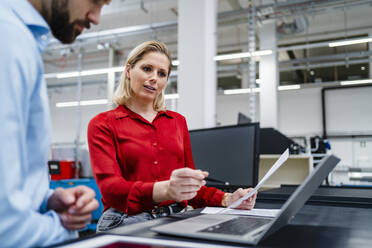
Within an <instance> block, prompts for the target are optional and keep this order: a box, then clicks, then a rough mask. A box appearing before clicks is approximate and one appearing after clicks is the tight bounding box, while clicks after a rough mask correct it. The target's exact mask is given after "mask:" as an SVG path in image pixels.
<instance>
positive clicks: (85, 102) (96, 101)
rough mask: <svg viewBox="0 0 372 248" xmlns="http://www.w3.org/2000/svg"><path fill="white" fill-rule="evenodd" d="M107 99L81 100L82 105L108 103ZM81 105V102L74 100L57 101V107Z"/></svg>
mask: <svg viewBox="0 0 372 248" xmlns="http://www.w3.org/2000/svg"><path fill="white" fill-rule="evenodd" d="M107 103H108V100H107V99H97V100H86V101H80V105H81V106H89V105H102V104H107ZM78 105H79V102H77V101H72V102H57V103H56V107H57V108H64V107H77V106H78Z"/></svg>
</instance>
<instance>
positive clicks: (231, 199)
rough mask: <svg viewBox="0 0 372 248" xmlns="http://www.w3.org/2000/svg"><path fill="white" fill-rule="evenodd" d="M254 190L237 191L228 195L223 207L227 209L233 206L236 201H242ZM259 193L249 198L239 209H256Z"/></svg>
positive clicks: (225, 197)
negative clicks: (242, 198) (241, 199)
mask: <svg viewBox="0 0 372 248" xmlns="http://www.w3.org/2000/svg"><path fill="white" fill-rule="evenodd" d="M251 190H252V188H249V189H242V188H239V189H237V190H236V191H235V192H234V193H226V194H225V196H224V199H223V200H222V203H221V205H222V206H223V207H227V206H229V205H231V204H232V203H233V202H234V201H236V200H238V199H240V198H241V197H243V196H244V195H246V194H248V193H249V192H250V191H251ZM256 198H257V193H255V194H254V195H252V196H251V197H249V198H248V199H247V200H244V201H243V202H242V203H241V204H240V205H239V206H238V207H236V208H237V209H248V210H251V209H252V208H253V207H254V204H255V203H256Z"/></svg>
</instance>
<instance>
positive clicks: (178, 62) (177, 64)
mask: <svg viewBox="0 0 372 248" xmlns="http://www.w3.org/2000/svg"><path fill="white" fill-rule="evenodd" d="M179 64H180V61H179V60H172V65H173V66H179Z"/></svg>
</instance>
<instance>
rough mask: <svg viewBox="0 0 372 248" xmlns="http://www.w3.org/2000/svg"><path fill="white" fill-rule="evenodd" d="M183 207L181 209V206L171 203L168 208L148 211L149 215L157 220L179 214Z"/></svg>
mask: <svg viewBox="0 0 372 248" xmlns="http://www.w3.org/2000/svg"><path fill="white" fill-rule="evenodd" d="M182 209H184V207H182V205H181V204H179V203H173V204H171V205H168V206H164V207H155V208H154V209H153V210H151V211H150V214H151V215H152V217H154V218H159V217H165V216H168V215H171V214H174V213H178V212H181V211H182Z"/></svg>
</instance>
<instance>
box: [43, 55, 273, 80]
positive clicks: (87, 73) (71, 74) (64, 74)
mask: <svg viewBox="0 0 372 248" xmlns="http://www.w3.org/2000/svg"><path fill="white" fill-rule="evenodd" d="M253 54H254V55H253V56H254V57H255V56H263V55H269V54H272V50H262V51H256V52H254V53H253ZM248 57H251V55H250V53H232V54H225V55H217V56H215V57H214V59H215V60H216V61H220V60H228V59H236V58H248ZM179 64H180V62H179V60H172V65H173V66H178V65H179ZM122 71H124V67H120V66H119V67H111V68H104V69H93V70H84V71H81V72H80V73H79V72H78V71H72V72H62V73H48V74H44V77H45V78H59V79H61V78H73V77H79V76H80V77H83V76H92V75H99V74H105V73H109V72H122Z"/></svg>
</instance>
